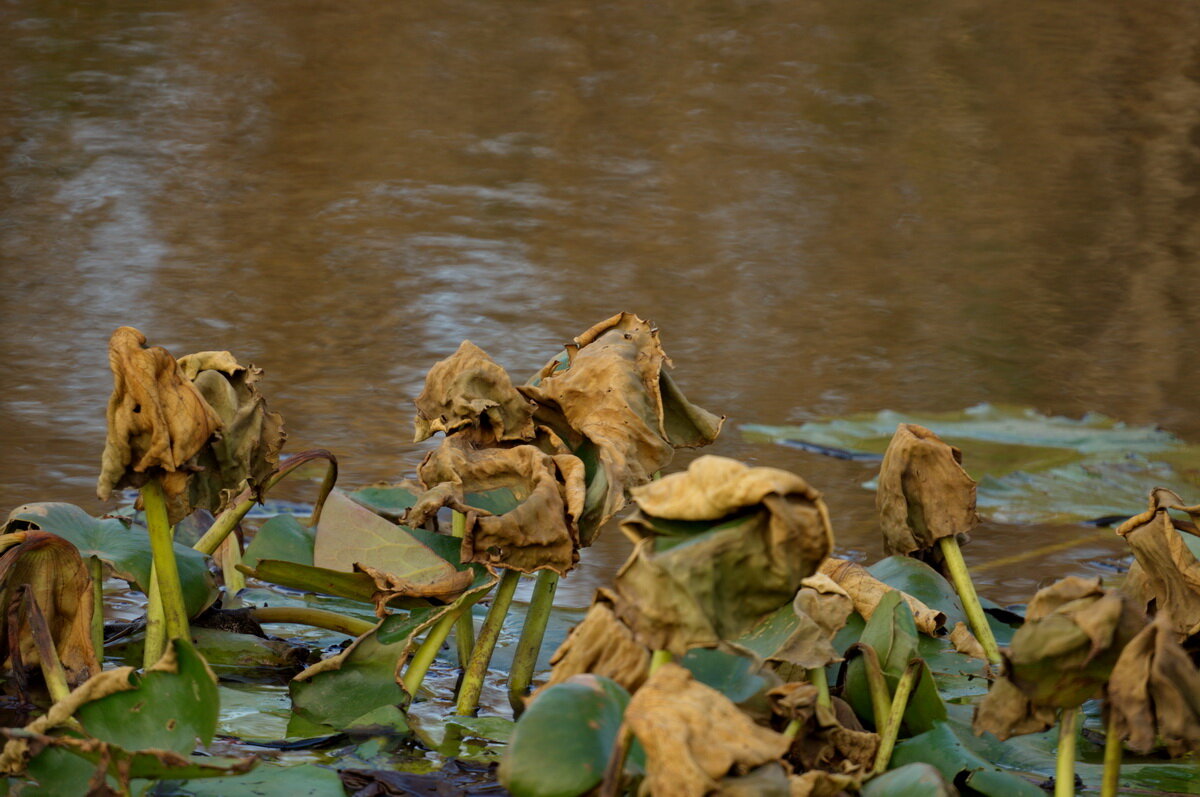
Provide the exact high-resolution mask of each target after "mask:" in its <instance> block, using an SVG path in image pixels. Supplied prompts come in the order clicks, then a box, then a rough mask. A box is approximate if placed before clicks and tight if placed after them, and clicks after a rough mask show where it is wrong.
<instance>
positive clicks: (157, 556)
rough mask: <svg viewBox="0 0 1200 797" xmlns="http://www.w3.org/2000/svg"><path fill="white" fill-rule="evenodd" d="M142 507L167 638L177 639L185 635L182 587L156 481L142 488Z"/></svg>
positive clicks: (162, 497) (160, 489)
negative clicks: (148, 533) (144, 512)
mask: <svg viewBox="0 0 1200 797" xmlns="http://www.w3.org/2000/svg"><path fill="white" fill-rule="evenodd" d="M142 505H143V506H144V508H145V510H146V527H147V529H148V530H149V532H150V553H151V554H152V555H153V557H154V574H155V578H156V580H157V583H158V591H159V597H160V598H161V600H162V610H163V625H164V628H165V631H166V638H167V639H179V638H181V637H184V636H186V635H187V633H188V616H187V609H186V608H185V606H184V603H183V586H182V585H181V584H180V583H179V570H178V569H177V568H176V565H175V543H174V540H173V537H172V529H171V523H170V521H169V520H168V519H167V501H166V497H165V496H164V495H163V491H162V485H161V484H159V483H158V479H151V480H150V481H148V482H146V485H145V486H144V487H142ZM147 649H149V646H148V645H147Z"/></svg>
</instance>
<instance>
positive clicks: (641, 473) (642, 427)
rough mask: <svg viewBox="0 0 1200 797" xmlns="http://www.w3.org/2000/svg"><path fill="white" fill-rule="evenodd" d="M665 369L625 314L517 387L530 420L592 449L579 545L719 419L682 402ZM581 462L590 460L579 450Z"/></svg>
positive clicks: (659, 353)
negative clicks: (530, 407) (529, 407)
mask: <svg viewBox="0 0 1200 797" xmlns="http://www.w3.org/2000/svg"><path fill="white" fill-rule="evenodd" d="M670 365H671V361H670V359H669V358H668V357H667V355H666V354H665V353H664V352H663V348H662V344H661V343H660V341H659V338H658V330H657V329H655V328H654V327H653V326H652V325H651V324H650V323H649V322H647V321H644V320H642V319H640V318H638V317H637V316H636V315H633V314H632V313H620V314H619V315H615V316H613V317H612V318H609V319H606V320H604V321H602V322H601V323H599V324H597V325H595V326H594V327H592V328H591V329H589V330H588V331H587V332H584V333H583V334H582V335H580V336H579V337H577V338H575V343H574V344H573V345H568V346H567V362H566V364H565V367H564V363H563V362H562V361H561V359H555V360H552V361H551V362H550V363H548V364H547V366H546V367H545V368H544V369H543V370H542V373H541V374H539V375H538V377H537V378H536V379H535V381H536V382H537V384H533V385H526V386H523V387H522V388H521V391H522V392H523V393H525V395H527V396H528V397H529V398H531V399H533V400H534V401H535V402H537V404H538V411H537V420H538V421H539V422H541V423H544V424H545V425H547V426H548V427H550V428H551V429H552V430H553V431H554V432H555V433H557V434H558V435H559V437H561V438H562V439H563V440H566V441H568V443H570V444H571V445H572V448H573V449H577V450H578V449H579V448H580V447H581V444H583V443H586V446H587V447H590V448H591V449H593V454H592V455H594V457H595V458H596V460H597V462H596V464H595V466H594V470H595V471H596V473H594V474H593V473H592V470H593V468H592V467H589V480H588V481H589V484H590V485H592V486H593V490H592V491H591V492H589V496H588V499H589V500H588V502H587V506H586V509H585V514H584V517H583V518H581V521H580V525H581V527H582V528H583V530H584V533H583V543H584V544H585V545H587V544H590V543H591V539H592V537H593V536H594V535H595V533H596V532H597V531H598V530H599V528H600V526H601V525H603V523H604V522H605V521H606V520H607V519H608V518H610V517H612V516H613V515H614V514H616V513H617V512H618V511H619V510H620V509H621V507H623V506H624V504H625V495H626V491H627V490H628V489H629V488H631V487H634V486H637V485H640V484H645V483H646V482H648V481H649V480H650V477H651V475H652V474H653V473H654V472H655V471H658V470H661V469H662V468H663V467H665V466H666V465H667V464H668V463H669V462H670V461H671V458H672V457H673V455H674V451H675V449H676V448H685V447H686V448H693V447H698V446H703V445H707V444H709V443H711V442H712V441H713V440H714V439H715V438H716V436H717V434H718V433H719V432H720V430H721V424H722V423H723V421H724V418H723V417H718V416H716V415H713V414H712V413H710V412H708V411H706V410H703V409H701V408H700V407H697V406H695V405H694V404H692V403H691V402H689V401H688V400H687V399H686V398H684V396H683V393H682V392H681V391H680V390H679V388H678V386H676V385H675V383H674V382H673V381H672V380H671V377H670V376H669V375H668V374H667V372H666V371H665V370H664V366H667V367H669V366H670ZM579 453H580V455H581V456H584V457H585V458H587V457H588V456H589V455H587V454H585V453H584V452H582V451H579Z"/></svg>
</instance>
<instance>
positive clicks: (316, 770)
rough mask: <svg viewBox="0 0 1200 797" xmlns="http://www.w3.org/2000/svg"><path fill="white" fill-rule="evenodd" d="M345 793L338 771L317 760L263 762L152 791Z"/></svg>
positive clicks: (302, 796) (233, 795) (187, 794)
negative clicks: (242, 771) (237, 771)
mask: <svg viewBox="0 0 1200 797" xmlns="http://www.w3.org/2000/svg"><path fill="white" fill-rule="evenodd" d="M345 793H346V792H345V790H344V789H343V788H342V780H341V778H340V777H338V773H337V772H335V771H333V770H331V769H326V768H324V767H319V766H316V765H314V764H301V765H299V766H292V767H284V766H272V765H271V764H263V765H261V766H259V767H258V768H257V769H255V770H254V771H253V772H251V773H249V774H247V775H242V776H241V777H237V778H214V779H212V780H204V781H188V782H182V783H180V782H166V783H159V784H158V785H157V786H155V788H154V791H153V792H152V794H153V795H154V797H261V795H265V794H286V795H288V797H344V795H345Z"/></svg>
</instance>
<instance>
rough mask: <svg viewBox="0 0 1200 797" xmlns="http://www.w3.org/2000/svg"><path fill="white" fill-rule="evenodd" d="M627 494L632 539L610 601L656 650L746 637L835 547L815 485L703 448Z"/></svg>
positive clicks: (627, 527) (676, 650)
mask: <svg viewBox="0 0 1200 797" xmlns="http://www.w3.org/2000/svg"><path fill="white" fill-rule="evenodd" d="M633 495H634V499H635V500H636V501H637V502H638V510H637V511H636V512H634V513H633V514H632V515H631V516H630V518H629V519H628V520H626V521H625V522H624V523H623V524H622V531H624V532H625V533H626V534H627V535H628V536H629V537H631V538H632V539H634V540H637V541H638V544H637V547H636V548H635V549H634V552H633V555H632V556H631V557H630V558H629V560H628V561H627V562H626V563H625V565H624V566H623V567H622V568H621V570H620V572H618V573H617V577H616V582H615V599H614V606H615V610H616V614H617V616H618V617H619V618H620V619H621V620H622V622H624V623H625V624H626V625H628V626H629V628H631V629H632V630H633V632H634V634H635V636H636V637H637V639H638V641H639V642H641V643H642V644H644V645H646V646H647V647H649V648H652V649H655V650H658V649H668V650H671V651H672V652H674V653H676V654H679V655H682V654H683V653H684V652H685V651H686V650H687V649H688V648H691V647H710V646H713V645H716V644H717V643H718V642H720V641H721V640H722V639H734V638H736V637H738V636H740V635H742V634H743V633H745V632H746V631H748V630H749V629H750V628H751V627H752V626H753V625H754V624H755V623H757V622H758V621H759V620H761V619H762V618H763V617H765V616H766V615H768V614H770V613H771V612H774V611H775V610H777V609H778V608H779V607H780V606H782V605H783V604H785V603H787V602H788V601H791V600H792V599H793V598H794V596H795V594H796V592H797V590H799V588H800V586H801V582H802V581H803V580H804V579H805V578H808V577H809V576H811V575H812V574H813V573H814V572H815V571H816V569H817V566H818V564H819V563H820V562H821V561H822V560H823V559H824V558H825V557H826V556H827V555H828V554H829V551H830V549H831V548H832V546H833V532H832V529H831V528H830V525H829V516H828V512H827V511H826V509H825V503H824V501H822V500H821V495H820V493H819V492H817V491H816V490H815V489H813V488H812V487H810V486H809V485H808V484H807V483H806V482H805V481H804V480H803V479H801V478H800V477H799V476H796V475H794V474H791V473H787V472H786V471H781V470H777V469H774V468H750V467H747V466H746V465H743V464H742V463H740V462H736V461H734V460H731V459H725V458H723V457H714V456H705V457H700V458H699V459H697V460H695V461H694V462H692V464H691V465H690V466H689V467H688V469H687V470H686V471H684V472H683V473H675V474H672V475H670V476H667V477H666V478H663V479H661V480H659V481H657V482H654V483H652V484H649V485H646V486H645V487H642V488H638V489H635V490H634V492H633Z"/></svg>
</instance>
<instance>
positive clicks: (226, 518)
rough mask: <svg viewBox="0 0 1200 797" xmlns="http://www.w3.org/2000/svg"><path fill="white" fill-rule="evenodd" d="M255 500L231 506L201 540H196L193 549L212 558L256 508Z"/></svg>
mask: <svg viewBox="0 0 1200 797" xmlns="http://www.w3.org/2000/svg"><path fill="white" fill-rule="evenodd" d="M254 503H255V502H254V499H253V498H247V499H246V500H245V501H242V502H241V503H239V504H235V505H234V506H231V507H230V508H229V509H226V510H225V511H224V512H222V513H221V514H220V515H219V516H218V517H217V519H216V520H214V521H213V524H212V525H211V526H209V527H208V531H206V532H204V534H203V536H201V537H200V539H198V540H196V544H195V545H193V546H192V547H193V548H195V549H196V550H197V551H199V552H200V553H202V554H205V555H207V556H212V555H213V554H214V553H216V552H217V549H218V548H220V547H221V543H223V542H224V541H225V538H226V537H228V536H229V532H231V531H233V530H234V529H236V528H237V525H238V524H239V523H241V522H242V518H244V517H246V513H248V512H249V511H250V510H251V509H253V508H254Z"/></svg>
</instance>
